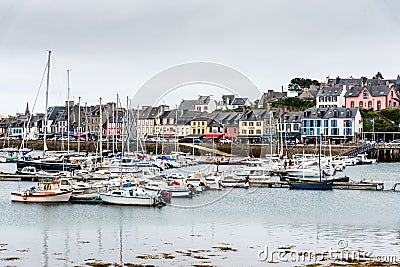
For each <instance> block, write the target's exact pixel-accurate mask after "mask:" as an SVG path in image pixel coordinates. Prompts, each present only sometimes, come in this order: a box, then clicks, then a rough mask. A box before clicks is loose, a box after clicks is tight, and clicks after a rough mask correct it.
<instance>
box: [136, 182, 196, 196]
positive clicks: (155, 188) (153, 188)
mask: <svg viewBox="0 0 400 267" xmlns="http://www.w3.org/2000/svg"><path fill="white" fill-rule="evenodd" d="M144 188H145V190H146V191H147V192H148V193H149V194H151V195H157V194H159V193H160V192H161V194H162V195H163V196H164V195H165V194H163V191H164V192H167V193H169V194H170V196H171V197H179V198H191V197H192V196H193V191H192V190H190V189H189V188H187V187H181V186H176V185H168V183H166V182H163V181H160V182H153V181H148V182H147V183H146V184H145V185H144Z"/></svg>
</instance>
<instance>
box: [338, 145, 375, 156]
mask: <svg viewBox="0 0 400 267" xmlns="http://www.w3.org/2000/svg"><path fill="white" fill-rule="evenodd" d="M372 149H374V145H373V144H364V145H361V146H358V147H356V148H354V149H352V150H350V151H347V152H344V153H342V156H349V157H354V156H357V155H358V154H361V153H366V152H368V151H370V150H372Z"/></svg>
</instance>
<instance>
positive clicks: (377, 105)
mask: <svg viewBox="0 0 400 267" xmlns="http://www.w3.org/2000/svg"><path fill="white" fill-rule="evenodd" d="M376 109H377V110H381V101H380V100H378V102H376Z"/></svg>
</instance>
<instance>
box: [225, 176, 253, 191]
mask: <svg viewBox="0 0 400 267" xmlns="http://www.w3.org/2000/svg"><path fill="white" fill-rule="evenodd" d="M221 186H222V187H234V188H249V186H250V181H249V179H246V178H245V177H244V178H243V177H239V176H237V175H232V174H230V175H225V177H224V178H223V179H222V180H221Z"/></svg>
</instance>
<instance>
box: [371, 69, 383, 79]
mask: <svg viewBox="0 0 400 267" xmlns="http://www.w3.org/2000/svg"><path fill="white" fill-rule="evenodd" d="M372 79H380V80H383V76H382V73H381V72H380V71H378V72H377V73H376V74H375V76H374V77H372Z"/></svg>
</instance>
